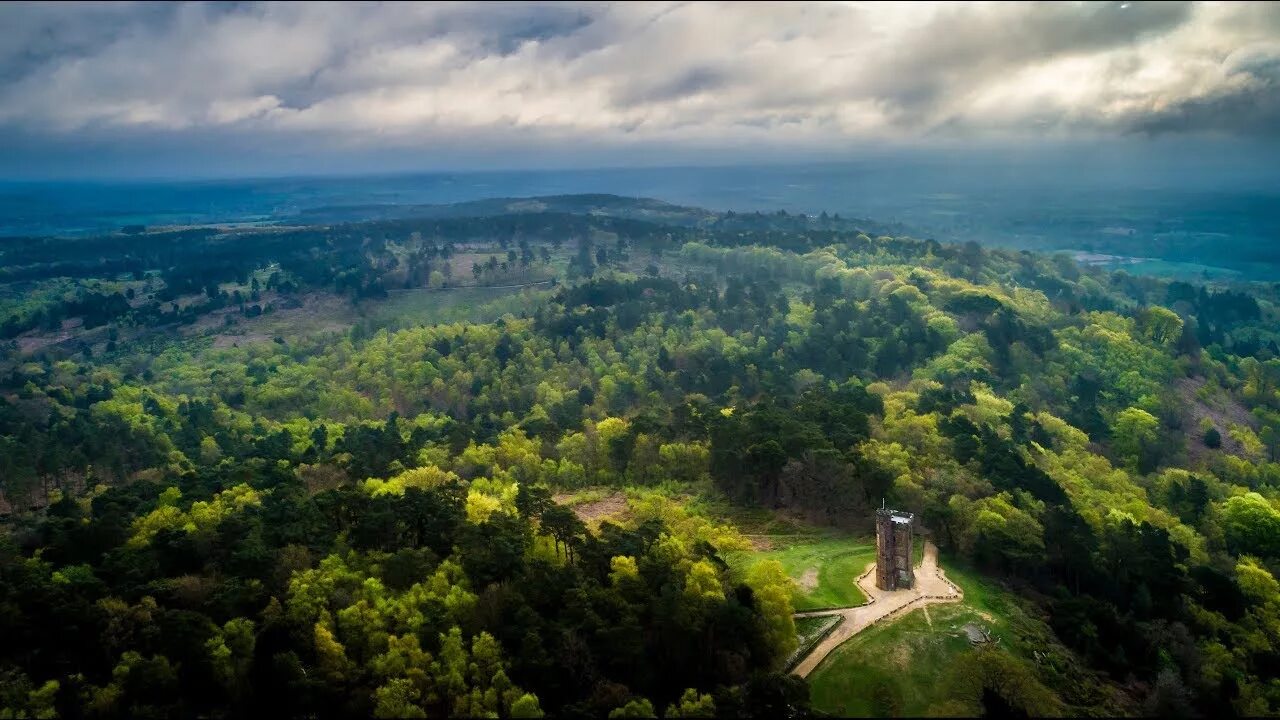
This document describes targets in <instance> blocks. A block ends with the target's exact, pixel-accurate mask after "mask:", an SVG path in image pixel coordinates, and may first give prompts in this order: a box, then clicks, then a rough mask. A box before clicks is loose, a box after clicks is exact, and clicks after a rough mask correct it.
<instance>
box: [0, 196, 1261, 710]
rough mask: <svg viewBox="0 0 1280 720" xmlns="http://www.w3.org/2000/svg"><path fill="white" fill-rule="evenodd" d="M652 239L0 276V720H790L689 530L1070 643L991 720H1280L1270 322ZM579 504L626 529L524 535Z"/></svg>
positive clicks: (1148, 290)
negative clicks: (768, 518) (820, 542)
mask: <svg viewBox="0 0 1280 720" xmlns="http://www.w3.org/2000/svg"><path fill="white" fill-rule="evenodd" d="M640 215H641V214H640V213H638V212H632V213H630V214H625V213H613V214H610V213H608V212H592V213H589V214H579V213H574V212H567V211H561V210H548V211H545V212H517V213H498V214H492V215H486V216H479V217H432V218H426V219H392V220H380V221H377V222H367V223H348V224H337V225H332V226H311V227H299V228H264V229H254V230H238V231H223V230H217V229H186V230H175V231H156V232H151V231H146V230H144V229H140V228H132V229H131V232H129V233H121V234H116V235H112V236H105V237H100V238H92V239H83V240H75V241H68V240H60V239H53V238H47V239H39V238H29V239H18V240H11V241H5V243H4V244H3V245H0V281H3V282H4V283H6V284H7V285H6V287H7V288H8V291H7V292H6V294H5V295H3V296H0V318H4V319H3V320H0V322H3V326H2V329H0V338H4V340H5V343H4V345H3V346H0V347H3V356H0V492H2V493H3V501H4V502H3V505H2V506H0V509H2V510H4V511H6V514H5V516H4V524H3V526H0V527H2V528H3V529H2V531H0V533H2V534H0V637H3V638H4V642H3V643H2V644H0V716H17V717H23V716H32V717H38V716H48V715H50V714H53V713H56V714H58V715H61V716H66V717H80V716H131V717H134V716H156V717H169V716H176V715H202V716H228V715H235V714H243V713H246V712H270V713H272V714H281V715H286V714H287V715H330V714H332V715H375V716H380V717H414V716H417V717H422V716H426V715H440V714H450V713H452V714H459V715H490V716H498V717H532V716H538V715H540V714H542V713H547V714H556V715H568V716H577V715H601V714H604V715H609V716H611V717H633V716H646V715H648V716H652V715H653V714H654V713H658V714H661V715H663V716H664V717H699V716H711V715H724V716H739V715H744V714H754V715H758V716H762V717H777V716H783V717H787V716H796V715H801V714H805V713H807V712H808V700H807V698H808V691H807V688H806V686H805V683H804V681H803V680H800V679H798V678H795V677H792V676H789V675H787V674H785V672H784V670H785V668H784V666H783V662H784V659H785V658H786V657H787V655H788V654H789V653H791V652H792V650H794V649H795V644H796V639H795V628H794V624H793V621H792V617H791V613H792V607H791V597H790V594H789V591H788V588H787V585H788V583H789V580H788V578H787V577H786V576H785V575H783V574H782V573H781V570H780V568H778V567H773V566H770V565H767V564H766V565H763V566H761V568H760V569H759V571H758V572H753V573H751V575H750V576H749V577H738V576H736V575H735V574H733V573H731V572H729V569H728V566H727V565H726V563H725V561H724V559H723V556H724V554H725V553H726V552H728V551H731V550H741V549H744V548H745V547H747V545H746V542H745V540H744V539H743V537H742V536H741V535H740V534H739V533H738V531H737V530H736V529H735V528H734V527H733V526H732V525H731V524H728V523H724V522H722V521H720V520H717V519H715V518H708V517H706V516H704V515H701V514H699V513H698V512H697V511H696V510H694V509H691V506H690V505H689V504H688V503H685V502H682V498H686V497H689V496H715V497H723V498H727V499H728V500H730V501H731V502H733V503H736V504H738V505H740V506H747V507H764V508H769V509H775V510H779V511H783V512H786V513H789V514H791V515H794V516H799V517H802V518H805V519H806V520H808V521H810V522H813V523H818V524H823V525H830V526H836V527H841V528H846V529H848V530H850V531H866V530H868V529H869V527H870V519H871V512H872V509H873V508H874V507H877V506H879V504H880V503H881V501H887V502H889V503H890V504H892V505H893V506H895V507H900V508H902V509H906V510H910V511H913V512H915V513H917V514H918V515H919V516H920V517H921V518H922V521H923V524H924V526H925V527H926V528H927V530H928V531H929V532H930V533H931V535H932V537H933V539H934V541H935V542H936V543H937V544H938V546H939V547H940V548H941V550H942V552H943V555H944V559H946V558H953V559H955V560H956V561H959V562H965V563H969V564H971V565H973V566H975V567H977V568H980V569H981V570H982V571H983V572H984V573H986V574H987V575H988V576H990V577H991V578H993V579H996V580H998V581H999V582H1001V583H1003V584H1004V585H1006V586H1007V587H1009V588H1012V589H1014V590H1016V591H1017V593H1018V594H1019V595H1020V596H1021V597H1023V598H1024V599H1025V601H1026V603H1027V604H1028V607H1030V608H1033V609H1034V610H1035V611H1036V612H1037V613H1039V614H1040V616H1042V617H1043V618H1044V619H1045V620H1046V622H1047V623H1048V625H1049V626H1050V627H1051V628H1052V630H1053V631H1054V632H1055V633H1056V635H1057V639H1058V640H1059V641H1060V642H1061V643H1062V645H1063V646H1065V648H1067V650H1066V651H1065V652H1066V653H1067V656H1064V657H1057V656H1054V657H1047V658H1046V660H1045V661H1044V662H1042V663H1040V664H1037V665H1035V666H1033V667H1023V668H1020V669H1015V670H1016V672H1020V673H1023V674H1025V676H1026V678H1027V681H1026V682H1023V683H1017V682H1005V683H1000V682H993V683H992V684H991V685H990V687H987V688H986V689H985V690H984V695H983V696H984V698H986V701H985V702H987V703H988V709H990V710H993V711H994V710H996V709H1006V710H1007V709H1012V710H1013V711H1019V710H1021V711H1023V712H1035V711H1036V710H1037V709H1038V707H1039V706H1036V705H1035V704H1034V700H1035V698H1036V697H1039V695H1037V694H1036V693H1037V692H1039V691H1040V690H1044V689H1047V690H1049V691H1051V692H1052V693H1054V694H1056V696H1057V697H1059V698H1061V700H1062V702H1063V703H1065V708H1066V712H1069V713H1072V714H1098V713H1103V714H1141V713H1161V714H1185V715H1197V714H1198V715H1213V716H1218V715H1221V714H1223V713H1235V714H1242V715H1258V714H1275V713H1277V712H1280V583H1278V582H1277V580H1276V576H1277V574H1280V464H1277V460H1278V459H1280V347H1277V341H1278V340H1280V317H1278V315H1277V312H1278V311H1277V306H1278V302H1277V301H1278V293H1280V289H1278V288H1277V287H1276V286H1272V285H1263V284H1250V285H1244V284H1240V285H1236V286H1230V287H1228V286H1224V285H1213V286H1205V285H1198V284H1189V283H1185V282H1169V281H1165V280H1160V279H1155V278H1145V277H1135V276H1130V275H1127V274H1125V273H1123V272H1117V273H1107V272H1103V271H1101V270H1097V269H1086V268H1081V267H1080V266H1078V265H1076V264H1075V263H1074V262H1072V261H1071V260H1070V259H1069V258H1067V257H1065V256H1047V255H1038V254H1033V253H1027V252H1015V251H1003V250H991V249H984V248H982V247H980V246H979V245H978V244H976V243H967V244H964V245H944V244H939V243H937V242H933V241H929V240H916V239H910V238H906V237H896V238H895V237H889V236H880V237H874V238H873V237H871V236H870V235H868V234H867V233H864V232H860V231H859V230H858V229H857V228H856V227H853V223H852V222H851V221H841V220H839V219H838V218H834V217H833V218H827V217H822V218H796V217H787V216H785V215H779V214H768V215H760V214H757V215H742V214H739V215H736V216H727V215H726V216H712V217H707V216H704V215H698V216H696V217H694V218H693V219H690V216H688V215H682V214H680V213H674V212H673V213H668V214H666V215H658V216H654V214H653V213H649V214H648V215H645V216H643V217H641V216H640ZM868 229H871V228H868ZM477 248H482V249H477ZM464 258H465V260H464ZM481 258H483V259H481ZM535 281H537V282H544V281H545V282H546V284H545V285H541V286H539V288H538V289H534V290H525V291H521V292H523V293H524V294H523V295H521V296H520V300H519V303H518V304H519V309H518V310H517V311H515V312H507V313H504V314H502V315H501V316H500V317H496V318H495V319H493V320H492V321H489V322H419V323H400V324H398V325H397V326H396V329H388V328H378V327H370V326H368V325H367V324H364V325H358V326H355V327H352V328H351V329H350V331H349V332H343V333H333V332H330V333H309V334H297V335H292V336H281V337H277V338H275V340H274V342H273V341H263V342H253V343H248V342H247V343H245V344H244V345H243V346H232V347H228V346H226V345H225V344H224V345H219V344H217V343H215V342H213V341H212V340H210V339H209V336H208V335H205V336H201V335H194V336H181V337H179V334H178V329H180V328H183V327H189V326H192V325H193V324H198V323H200V322H202V321H204V320H207V319H208V318H209V317H221V318H224V320H223V323H224V324H225V325H230V324H232V322H235V323H249V324H252V323H254V322H258V321H260V320H261V319H262V318H260V317H257V316H258V315H260V314H262V313H263V312H265V311H266V307H267V306H268V305H270V303H276V304H281V305H283V304H284V303H287V302H288V299H289V298H290V297H296V296H302V295H308V294H326V295H332V296H339V297H342V298H344V299H345V301H347V302H351V303H377V302H380V301H381V299H382V298H383V297H385V296H386V294H387V293H388V292H390V291H393V290H399V289H404V288H428V289H431V290H433V291H434V290H438V291H439V292H440V293H442V294H443V293H447V292H449V291H450V290H451V289H452V288H458V287H465V286H469V285H476V286H482V285H507V284H510V285H519V284H525V283H529V282H535ZM513 292H515V291H513ZM254 307H257V308H258V311H257V312H255V311H254V310H253V308H254ZM68 320H74V322H72V323H68V322H67V321H68ZM218 329H219V325H218V323H216V322H215V323H211V324H210V325H209V330H208V333H210V334H212V333H216V332H217V331H218ZM56 332H64V333H65V334H66V335H67V337H66V338H61V339H59V341H58V342H56V343H44V344H39V343H32V342H31V341H32V340H33V339H38V338H40V337H42V333H43V334H51V333H56ZM598 487H612V488H626V489H627V490H628V493H629V494H628V497H629V504H630V510H631V512H630V513H629V514H628V515H627V519H626V520H625V521H622V522H620V523H613V522H609V521H605V522H602V523H592V524H590V525H588V524H586V523H584V522H583V521H582V520H581V519H579V518H578V516H577V515H575V514H574V512H573V511H572V510H570V509H568V508H567V507H565V506H563V505H560V504H557V503H556V502H554V501H553V499H552V498H553V494H555V493H560V492H568V491H576V490H581V489H583V488H598ZM1015 670H1011V671H1010V672H1015ZM1028 688H1032V689H1034V690H1035V692H1033V691H1032V690H1028ZM947 710H948V709H945V708H944V709H941V710H940V712H944V713H945V712H946V711H947ZM950 710H952V711H954V710H955V708H950Z"/></svg>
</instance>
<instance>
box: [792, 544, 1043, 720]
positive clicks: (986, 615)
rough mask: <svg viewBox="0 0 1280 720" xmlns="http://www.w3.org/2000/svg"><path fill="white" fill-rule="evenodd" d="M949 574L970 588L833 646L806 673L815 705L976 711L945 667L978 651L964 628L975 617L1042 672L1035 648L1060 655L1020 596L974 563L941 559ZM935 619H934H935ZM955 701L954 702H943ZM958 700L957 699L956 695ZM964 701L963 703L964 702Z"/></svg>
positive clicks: (838, 709) (872, 712)
mask: <svg viewBox="0 0 1280 720" xmlns="http://www.w3.org/2000/svg"><path fill="white" fill-rule="evenodd" d="M944 567H945V568H946V570H947V576H948V577H949V578H951V580H952V581H953V582H955V583H956V584H957V585H959V586H960V587H961V588H962V589H963V590H964V592H965V601H964V602H963V603H960V604H940V605H930V606H929V607H928V618H927V619H926V617H925V611H924V610H923V609H919V610H915V611H913V612H910V613H908V614H907V615H905V616H903V617H901V618H899V619H897V620H894V621H891V622H883V623H880V624H877V625H874V626H872V627H870V628H867V629H866V630H864V631H862V632H861V633H859V634H858V635H856V636H854V637H853V638H851V639H850V640H849V641H848V642H846V643H844V644H843V645H841V646H840V647H838V648H836V649H835V651H833V652H832V653H831V654H830V655H828V656H827V659H826V660H824V661H823V662H822V664H821V665H819V666H818V667H817V668H815V669H814V671H813V673H812V674H811V675H810V676H809V688H810V697H811V699H812V702H813V707H814V708H815V709H817V710H820V711H822V712H826V713H831V714H834V715H840V716H871V717H890V716H921V715H928V714H931V713H932V714H939V713H941V714H955V713H957V712H963V713H972V712H977V711H978V709H979V708H977V707H976V706H975V707H968V705H967V704H971V703H973V701H974V700H973V698H958V697H957V694H956V689H955V686H954V685H953V684H952V683H953V681H954V680H953V677H952V676H951V675H949V674H948V671H949V670H951V669H953V668H954V667H955V666H956V664H957V661H959V660H961V659H962V658H964V657H965V656H966V655H968V654H970V653H976V652H979V651H978V650H975V649H974V648H973V647H972V646H971V645H970V644H969V640H968V638H967V637H966V636H965V635H964V633H963V631H962V630H961V628H962V627H963V626H964V625H965V624H967V623H974V624H976V625H979V626H981V627H983V628H986V629H988V630H989V631H990V632H991V634H992V635H993V637H998V638H999V642H998V644H996V645H994V646H992V650H993V651H995V652H1001V653H1007V654H1008V655H1009V656H1011V657H1012V658H1014V659H1015V660H1016V662H1018V663H1019V664H1021V665H1023V666H1024V667H1028V668H1031V670H1032V672H1033V673H1034V674H1035V675H1037V676H1041V677H1042V673H1043V671H1044V670H1045V669H1044V668H1041V667H1039V666H1036V665H1035V664H1034V662H1033V661H1032V660H1031V659H1030V658H1031V657H1032V654H1033V652H1032V651H1033V650H1037V649H1039V650H1042V651H1045V650H1049V651H1051V654H1052V655H1053V656H1054V658H1055V659H1056V658H1060V657H1062V655H1061V653H1062V652H1063V651H1062V650H1061V647H1060V646H1059V645H1057V643H1056V642H1055V641H1054V639H1053V638H1052V636H1051V635H1050V634H1049V632H1048V629H1047V628H1045V627H1044V625H1043V624H1042V623H1040V622H1039V621H1037V620H1035V619H1033V618H1030V617H1028V616H1027V615H1026V614H1025V613H1024V612H1023V611H1022V609H1021V607H1020V606H1019V604H1018V602H1017V600H1016V599H1015V598H1013V597H1012V596H1011V595H1009V594H1008V593H1007V592H1006V591H1004V590H1002V589H1000V588H999V587H997V586H995V585H993V584H991V583H988V582H985V581H984V580H982V579H981V577H980V576H979V575H978V574H977V573H975V572H972V571H969V570H967V569H964V568H955V567H953V566H952V565H951V564H950V563H947V564H945V565H944ZM930 621H931V622H930ZM948 701H950V702H951V703H952V704H951V705H943V703H947V702H948ZM957 702H958V703H960V705H956V704H955V703H957ZM961 706H963V707H961Z"/></svg>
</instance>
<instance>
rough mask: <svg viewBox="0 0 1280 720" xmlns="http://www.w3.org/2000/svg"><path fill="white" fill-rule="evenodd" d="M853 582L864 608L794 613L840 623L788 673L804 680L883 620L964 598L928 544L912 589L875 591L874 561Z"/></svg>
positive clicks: (876, 589) (917, 569) (935, 549)
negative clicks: (841, 618) (835, 619)
mask: <svg viewBox="0 0 1280 720" xmlns="http://www.w3.org/2000/svg"><path fill="white" fill-rule="evenodd" d="M857 583H858V587H859V588H861V589H862V592H864V593H866V595H867V603H866V604H865V605H859V606H857V607H849V608H839V609H836V610H814V611H812V612H801V613H796V617H818V616H822V615H843V616H844V622H842V623H840V625H839V627H837V628H836V629H835V631H834V632H832V633H831V634H830V635H828V636H827V637H826V638H824V639H823V640H822V642H820V643H818V644H817V645H816V646H815V647H814V648H813V651H812V652H810V653H809V655H808V656H806V657H805V658H804V659H803V660H801V661H800V662H799V663H798V664H797V665H796V666H795V668H794V669H793V670H792V671H791V672H793V673H795V674H796V675H799V676H800V677H808V676H809V673H811V672H813V669H814V668H816V667H818V664H819V663H821V662H822V661H823V660H824V659H825V658H826V657H827V655H829V654H830V653H831V651H832V650H835V649H836V648H837V647H839V646H840V644H841V643H843V642H844V641H845V640H848V639H849V638H851V637H853V636H854V635H857V634H858V633H860V632H862V631H863V630H865V629H866V628H868V627H871V626H872V625H874V624H875V623H877V622H880V621H881V620H884V619H885V618H891V617H899V616H901V615H904V614H906V613H908V612H910V611H911V610H914V609H916V608H917V607H922V606H924V605H931V604H933V603H946V602H959V601H960V600H962V599H964V593H963V592H962V591H961V590H960V588H958V587H956V585H955V584H954V583H952V582H951V581H950V580H948V579H947V577H946V575H945V574H944V573H943V572H942V568H941V567H939V566H938V548H937V546H935V545H934V544H933V543H930V542H926V543H925V546H924V561H923V562H921V564H920V566H919V567H918V568H916V586H915V587H913V588H911V589H910V590H894V591H885V590H881V589H879V588H877V587H876V579H875V563H874V562H873V563H872V564H871V565H870V566H869V567H868V568H867V571H866V572H864V573H862V575H861V576H859V577H858V579H857Z"/></svg>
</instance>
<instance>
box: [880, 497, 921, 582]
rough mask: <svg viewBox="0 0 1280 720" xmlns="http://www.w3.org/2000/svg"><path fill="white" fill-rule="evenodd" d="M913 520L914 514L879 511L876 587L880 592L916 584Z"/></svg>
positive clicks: (886, 510)
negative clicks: (913, 555) (912, 534)
mask: <svg viewBox="0 0 1280 720" xmlns="http://www.w3.org/2000/svg"><path fill="white" fill-rule="evenodd" d="M902 520H905V522H901V521H902ZM911 521H912V516H911V513H903V512H897V511H894V510H889V509H886V508H881V509H880V510H877V511H876V587H878V588H880V589H881V590H899V589H905V588H910V587H913V586H914V585H915V568H914V566H913V562H912V560H913V558H912V536H911Z"/></svg>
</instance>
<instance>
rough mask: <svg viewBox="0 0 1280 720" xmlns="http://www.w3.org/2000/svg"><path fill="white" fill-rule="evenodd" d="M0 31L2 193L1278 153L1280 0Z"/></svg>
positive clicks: (732, 9) (574, 10) (215, 17)
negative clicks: (101, 181) (1129, 147)
mask: <svg viewBox="0 0 1280 720" xmlns="http://www.w3.org/2000/svg"><path fill="white" fill-rule="evenodd" d="M0 28H4V29H3V31H0V176H2V177H10V178H18V177H38V176H85V177H88V176H98V175H130V174H168V175H202V174H236V173H256V174H278V173H288V172H331V171H338V170H342V169H355V170H365V169H371V168H377V167H387V168H389V169H396V170H403V169H413V168H421V169H431V168H460V167H473V166H474V167H503V166H510V167H529V166H539V165H551V166H555V165H562V166H563V165H578V166H583V165H585V166H589V165H593V164H595V165H617V164H628V163H636V164H655V163H680V162H686V161H688V162H694V161H702V160H707V161H724V160H725V159H729V158H747V159H776V158H780V157H796V158H832V157H845V156H849V155H854V154H857V153H858V152H864V151H873V150H875V149H883V148H922V147H923V148H929V147H957V146H972V147H978V146H984V147H989V146H1001V147H1003V146H1009V147H1013V146H1024V147H1025V146H1027V145H1028V144H1042V143H1125V144H1142V143H1148V144H1152V146H1157V145H1159V144H1160V143H1161V142H1168V141H1169V140H1170V139H1171V138H1172V139H1178V138H1196V139H1197V140H1198V141H1207V139H1215V138H1216V139H1217V140H1219V141H1222V142H1235V143H1237V144H1240V143H1245V144H1249V143H1257V144H1260V145H1265V146H1268V147H1271V146H1275V145H1276V143H1277V140H1278V138H1280V3H1257V4H1253V3H1238V2H1230V3H1181V2H1098V3H1092V2H1090V3H1075V2H1053V3H991V4H987V3H972V4H953V3H883V4H882V3H862V2H849V3H821V4H799V3H780V4H768V3H743V4H716V3H658V2H654V3H509V4H496V3H495V4H491V3H484V4H470V3H456V4H455V3H431V4H410V3H388V4H385V5H379V4H372V3H370V4H365V3H361V4H342V3H335V4H327V3H282V4H272V3H264V4H259V3H210V4H204V3H189V4H170V3H162V4H151V3H137V4H131V3H110V4H75V3H61V2H59V3H50V4H23V3H4V4H0Z"/></svg>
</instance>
